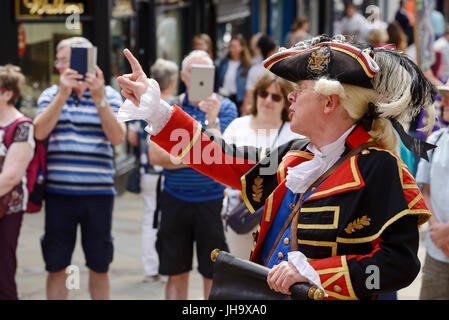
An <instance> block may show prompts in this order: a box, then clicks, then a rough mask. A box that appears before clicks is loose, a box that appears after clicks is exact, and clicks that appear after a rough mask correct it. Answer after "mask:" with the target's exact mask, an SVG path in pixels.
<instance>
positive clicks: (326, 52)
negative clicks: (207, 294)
mask: <svg viewBox="0 0 449 320" xmlns="http://www.w3.org/2000/svg"><path fill="white" fill-rule="evenodd" d="M125 55H126V56H127V58H128V60H129V61H130V63H131V66H132V68H133V74H130V75H124V76H122V77H120V78H119V79H118V81H119V83H120V85H121V86H122V88H123V91H124V92H125V93H126V98H127V99H130V101H132V103H133V104H134V105H135V106H133V105H132V104H131V103H130V104H127V103H125V104H124V105H123V107H122V108H121V110H120V111H119V120H121V121H123V120H128V119H130V118H134V119H135V118H139V119H145V120H146V121H147V122H148V123H149V126H148V127H147V128H146V130H147V131H148V132H150V133H151V134H152V141H154V142H155V143H157V144H159V146H161V147H162V148H164V149H165V150H167V151H168V152H172V154H173V156H177V157H178V158H179V159H180V160H182V161H184V162H185V163H189V165H190V166H191V167H193V168H195V169H196V170H198V171H201V172H203V173H205V174H207V175H209V176H211V177H213V178H214V179H216V180H218V181H221V182H222V183H225V184H227V185H230V186H232V187H234V188H237V189H241V190H242V196H243V198H244V200H245V202H246V205H247V207H248V209H249V210H250V211H251V212H254V211H255V210H257V209H258V208H260V207H261V206H262V205H264V204H265V212H264V215H263V217H262V221H261V223H260V228H259V232H258V233H256V234H255V235H254V240H255V244H254V249H253V250H252V253H251V258H250V260H251V261H254V262H256V263H259V264H263V265H266V266H267V267H269V268H271V270H270V272H269V274H268V278H267V282H268V285H269V287H270V288H271V289H273V290H275V291H277V292H281V293H283V294H290V291H289V288H290V287H291V285H293V284H294V283H297V282H310V283H313V284H314V285H315V286H317V287H322V288H323V289H324V290H325V293H326V294H325V296H326V298H327V299H344V300H346V299H373V298H375V297H376V296H377V295H378V294H380V293H389V292H393V291H397V290H399V289H401V288H404V287H406V286H408V285H409V284H410V283H411V282H412V281H413V280H414V279H415V277H416V276H417V274H418V272H419V268H420V262H419V260H418V257H417V250H418V246H419V234H418V226H419V225H422V224H423V223H425V222H426V221H427V220H428V219H429V218H430V212H429V210H428V209H427V206H426V204H425V202H424V199H423V197H422V194H421V192H420V190H419V188H418V187H417V185H416V183H415V181H414V179H413V176H412V175H411V173H410V171H409V169H408V168H407V167H406V166H405V165H404V164H403V162H402V161H401V160H400V159H399V158H397V157H396V156H395V155H394V153H393V152H394V150H395V148H396V144H397V138H396V135H395V133H394V130H393V128H394V129H395V130H396V131H397V132H398V134H399V135H400V136H401V139H402V140H403V142H404V144H405V145H406V146H407V147H409V148H411V149H412V151H414V152H417V153H419V154H420V155H421V156H422V157H426V156H427V154H426V150H427V149H428V148H429V147H430V146H428V145H425V144H423V143H419V142H418V141H415V140H413V139H412V138H411V137H409V136H407V135H406V134H405V132H404V130H403V128H402V125H401V124H400V122H399V120H401V121H402V120H407V119H410V118H411V116H412V115H413V114H415V113H416V112H418V111H419V110H420V109H421V108H422V107H423V106H424V108H425V109H426V111H427V112H428V114H429V115H430V119H431V121H430V123H429V127H428V128H432V125H433V121H432V120H434V118H435V117H434V115H435V110H434V107H433V101H434V94H435V93H436V91H435V88H434V87H433V85H432V84H431V83H430V82H429V81H428V80H426V78H425V77H424V75H423V74H422V72H421V71H420V69H419V68H418V67H417V66H416V65H415V64H414V63H413V62H412V61H411V60H410V59H408V58H407V57H405V56H402V55H401V54H398V53H396V52H393V51H390V50H387V49H383V48H376V49H374V50H373V49H371V48H359V47H356V46H354V45H352V44H351V43H349V42H348V41H346V39H345V38H344V37H343V36H336V37H334V38H329V37H327V36H320V37H316V38H313V39H312V40H306V41H303V42H299V43H298V44H296V45H295V46H294V47H292V48H290V49H280V50H279V52H277V53H276V54H274V55H272V56H271V57H269V58H268V59H267V60H265V61H264V66H265V67H266V68H267V69H268V70H270V71H271V72H273V73H275V74H276V75H278V76H280V77H283V78H285V79H288V80H290V81H293V82H295V83H297V85H298V87H297V89H296V90H294V91H293V92H291V93H290V94H289V101H290V102H291V107H290V111H291V113H290V119H291V129H292V131H293V132H296V133H299V134H302V135H305V136H306V137H308V139H299V140H294V141H292V142H290V143H287V144H284V145H282V146H280V147H278V148H277V149H274V150H271V151H270V152H267V153H266V154H264V155H263V156H260V155H259V154H258V153H257V152H249V151H250V150H249V148H243V149H238V148H235V147H234V146H229V145H226V144H225V143H223V142H222V141H221V140H220V139H217V138H211V137H209V136H208V135H207V134H205V133H204V132H203V131H202V129H201V126H199V125H195V123H194V122H193V120H192V119H191V118H189V117H188V116H187V115H186V114H185V113H183V112H182V110H180V109H179V108H178V107H177V106H173V107H170V106H168V105H166V104H164V102H162V101H160V99H159V96H158V93H157V90H158V89H157V87H155V86H153V85H152V81H151V80H150V81H148V80H147V77H146V75H145V74H144V73H143V72H142V69H141V68H140V66H139V63H138V62H137V60H136V59H135V58H134V57H133V56H132V55H131V54H130V53H129V51H125ZM136 106H139V107H136ZM179 128H183V130H187V131H188V132H189V137H190V139H188V140H187V141H184V142H183V143H181V144H182V146H183V148H181V150H180V149H179V148H177V149H174V148H173V147H174V146H175V145H176V146H179V141H173V139H170V136H171V134H172V132H173V131H174V130H179ZM206 148H207V149H214V151H215V152H217V153H218V155H216V157H218V158H219V159H220V160H221V162H220V161H219V163H215V164H212V165H210V164H209V165H208V164H206V163H205V162H201V163H190V162H189V159H190V158H192V156H195V152H196V150H197V149H202V150H204V149H206ZM254 161H258V163H257V164H256V165H254ZM273 164H275V165H276V167H277V172H270V171H269V170H268V171H267V170H266V169H267V167H271V166H272V165H273ZM250 289H251V288H248V290H250Z"/></svg>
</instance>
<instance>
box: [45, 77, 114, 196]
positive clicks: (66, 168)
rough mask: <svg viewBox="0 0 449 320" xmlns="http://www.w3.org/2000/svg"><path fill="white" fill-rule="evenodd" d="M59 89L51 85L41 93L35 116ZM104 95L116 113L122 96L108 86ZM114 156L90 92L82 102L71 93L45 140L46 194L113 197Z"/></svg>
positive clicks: (84, 95)
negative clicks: (46, 141) (46, 140)
mask: <svg viewBox="0 0 449 320" xmlns="http://www.w3.org/2000/svg"><path fill="white" fill-rule="evenodd" d="M58 90H59V87H58V86H57V85H54V86H52V87H50V88H47V89H46V90H45V91H44V92H43V93H42V94H41V96H40V97H39V100H38V105H37V106H38V109H37V114H40V113H41V112H42V111H43V110H44V109H45V108H46V107H47V106H48V105H49V104H50V103H51V101H52V100H53V99H54V97H55V96H56V94H57V92H58ZM105 95H106V98H107V100H108V101H109V104H110V106H111V108H112V110H113V112H114V113H117V112H118V109H119V108H120V106H121V104H122V102H123V101H122V97H121V96H120V94H119V93H118V92H117V91H116V90H114V89H113V88H112V87H110V86H106V87H105ZM113 155H114V150H113V148H112V145H111V143H110V142H109V140H108V139H107V137H106V135H105V133H104V132H103V128H102V126H101V119H100V116H99V115H98V112H97V107H96V106H95V103H94V101H93V99H92V97H91V94H90V91H89V90H86V91H84V93H83V96H82V98H81V100H79V99H78V97H77V95H76V94H74V93H72V95H71V96H70V97H69V98H68V99H67V101H66V103H65V105H64V106H63V108H62V111H61V114H60V116H59V120H58V123H57V124H56V126H55V128H54V129H53V131H52V132H51V133H50V136H49V139H48V151H47V181H46V191H47V192H52V193H62V194H72V195H98V194H102V195H105V194H110V195H114V194H116V192H115V188H114V173H115V170H114V164H113Z"/></svg>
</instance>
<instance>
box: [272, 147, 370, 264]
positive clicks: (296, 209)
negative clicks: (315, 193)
mask: <svg viewBox="0 0 449 320" xmlns="http://www.w3.org/2000/svg"><path fill="white" fill-rule="evenodd" d="M374 145H375V143H374V142H372V141H370V142H366V143H363V144H361V145H359V146H357V147H355V148H353V149H351V150H349V152H347V153H346V154H345V155H344V156H343V157H341V158H340V159H339V160H338V161H337V162H336V163H335V164H334V165H333V166H332V167H330V168H329V169H328V170H327V171H326V172H325V173H324V174H322V175H321V176H320V177H319V178H318V179H317V180H315V182H314V183H312V184H311V185H310V187H309V188H308V189H307V191H306V192H305V193H301V194H300V195H299V198H298V201H297V202H296V204H295V206H294V208H293V210H292V212H291V213H290V215H289V216H288V218H287V220H286V221H285V223H284V225H283V227H282V229H281V232H279V234H278V236H277V238H276V241H275V242H274V245H273V247H272V248H271V250H270V253H269V254H268V257H271V256H272V254H273V251H274V249H275V248H276V247H277V245H278V243H279V241H280V239H281V237H282V235H283V234H284V232H285V230H286V229H287V227H288V226H289V225H290V222H291V221H292V220H293V223H292V225H294V224H297V221H298V213H299V212H300V210H299V209H300V207H301V204H302V197H303V195H304V194H307V193H309V192H310V191H311V190H312V189H313V188H314V187H317V186H318V185H319V184H320V183H321V182H323V181H324V180H326V179H327V178H328V177H329V176H330V175H331V174H332V173H334V172H335V170H337V169H338V167H340V166H341V165H342V164H343V163H344V162H345V161H346V160H348V159H349V158H351V157H352V156H354V155H356V154H358V153H360V152H361V151H362V150H363V149H366V148H369V147H371V146H374ZM294 218H295V219H294ZM295 221H296V222H295ZM290 248H291V251H297V250H298V242H297V241H296V229H295V228H291V234H290ZM268 262H269V259H267V261H266V262H265V265H267V264H268Z"/></svg>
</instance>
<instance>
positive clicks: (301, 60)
mask: <svg viewBox="0 0 449 320" xmlns="http://www.w3.org/2000/svg"><path fill="white" fill-rule="evenodd" d="M373 57H374V53H373V51H372V50H371V49H370V48H366V49H359V48H357V47H355V46H353V45H351V44H349V43H347V42H344V41H336V40H335V38H334V39H331V38H329V37H327V36H321V37H318V38H314V39H312V40H308V41H303V42H300V43H298V44H297V45H296V46H294V47H292V48H290V49H285V48H281V49H280V50H279V52H277V53H275V54H274V55H272V56H270V57H269V58H268V59H266V60H265V61H264V62H263V63H264V67H265V68H266V69H268V70H270V71H271V72H273V73H274V74H276V75H278V76H280V77H281V78H285V79H287V80H290V81H293V82H298V81H300V80H317V79H319V78H322V77H324V78H327V79H330V80H338V81H340V82H341V83H346V84H352V85H356V86H360V87H364V88H373V85H372V79H373V77H374V76H375V75H376V73H377V71H378V70H379V67H378V65H377V63H376V62H375V61H374V59H373Z"/></svg>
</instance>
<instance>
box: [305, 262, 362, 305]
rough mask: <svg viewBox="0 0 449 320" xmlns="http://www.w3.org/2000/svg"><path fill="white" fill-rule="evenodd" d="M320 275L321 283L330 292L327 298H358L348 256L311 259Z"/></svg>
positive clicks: (312, 264)
mask: <svg viewBox="0 0 449 320" xmlns="http://www.w3.org/2000/svg"><path fill="white" fill-rule="evenodd" d="M310 265H311V266H312V267H313V268H314V269H315V270H316V272H317V273H318V275H319V276H320V280H321V285H322V286H323V288H324V290H325V291H326V293H327V294H328V297H327V298H325V299H326V300H356V299H358V298H357V296H356V295H355V293H354V289H353V288H352V283H351V278H350V276H349V269H348V264H347V262H346V256H336V257H331V258H326V259H319V260H314V261H310Z"/></svg>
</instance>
